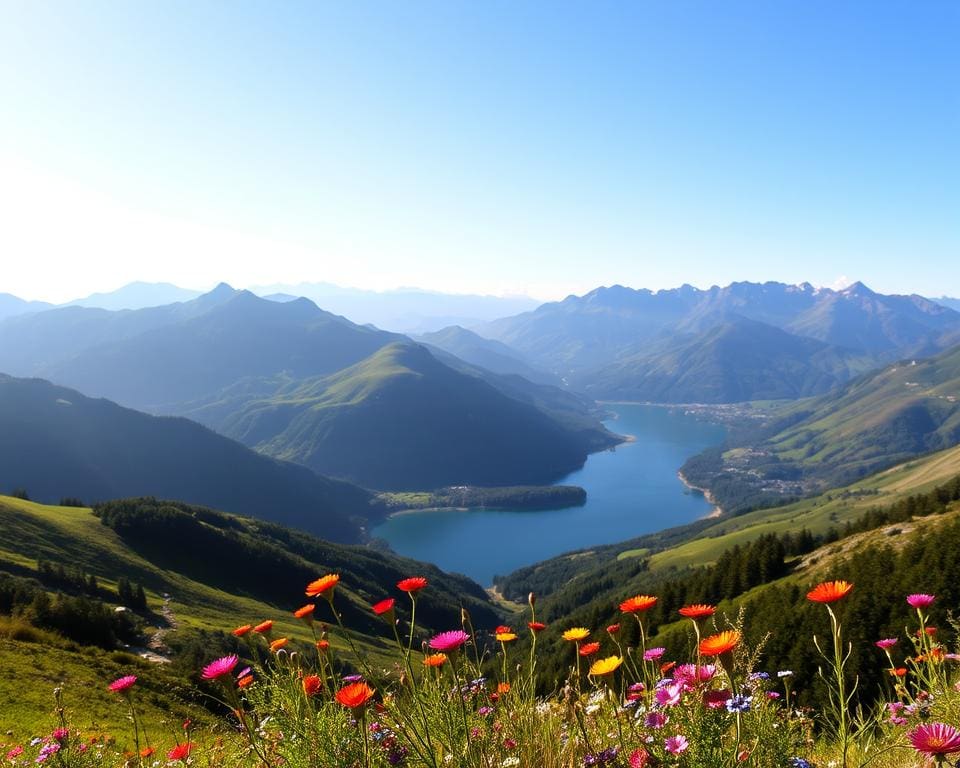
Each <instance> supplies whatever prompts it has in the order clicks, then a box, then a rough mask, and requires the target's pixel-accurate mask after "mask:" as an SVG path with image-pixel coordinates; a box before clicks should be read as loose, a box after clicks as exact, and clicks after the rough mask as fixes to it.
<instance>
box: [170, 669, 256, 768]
mask: <svg viewBox="0 0 960 768" xmlns="http://www.w3.org/2000/svg"><path fill="white" fill-rule="evenodd" d="M239 661H240V659H238V658H237V656H236V654H231V655H230V656H223V657H221V658H219V659H217V660H216V661H211V662H210V663H209V664H207V666H205V667H204V668H203V674H202V675H201V676H202V677H203V679H204V680H218V679H219V678H221V677H223V676H224V675H229V674H230V673H231V672H233V668H234V667H235V666H237V662H239ZM171 759H173V758H171Z"/></svg>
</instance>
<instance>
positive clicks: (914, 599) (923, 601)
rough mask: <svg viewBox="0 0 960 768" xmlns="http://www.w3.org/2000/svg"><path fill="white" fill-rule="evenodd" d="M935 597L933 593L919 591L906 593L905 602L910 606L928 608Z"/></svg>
mask: <svg viewBox="0 0 960 768" xmlns="http://www.w3.org/2000/svg"><path fill="white" fill-rule="evenodd" d="M936 599H937V598H936V597H935V596H934V595H927V594H924V593H919V594H915V595H907V604H908V605H909V606H910V607H911V608H917V609H920V608H929V607H930V605H931V604H932V603H933V601H934V600H936Z"/></svg>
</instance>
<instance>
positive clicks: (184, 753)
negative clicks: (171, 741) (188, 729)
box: [167, 741, 195, 763]
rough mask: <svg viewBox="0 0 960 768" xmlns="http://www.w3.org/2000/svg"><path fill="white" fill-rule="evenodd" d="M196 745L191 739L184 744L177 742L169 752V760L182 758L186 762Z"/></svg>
mask: <svg viewBox="0 0 960 768" xmlns="http://www.w3.org/2000/svg"><path fill="white" fill-rule="evenodd" d="M194 746H195V745H194V744H191V743H190V742H189V741H185V742H183V744H177V746H175V747H174V748H173V749H171V750H170V751H169V752H167V760H182V761H183V762H184V763H185V762H187V758H188V757H189V756H190V752H192V751H193V748H194Z"/></svg>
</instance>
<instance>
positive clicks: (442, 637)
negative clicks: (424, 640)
mask: <svg viewBox="0 0 960 768" xmlns="http://www.w3.org/2000/svg"><path fill="white" fill-rule="evenodd" d="M469 639H470V635H468V634H467V633H466V632H464V631H463V630H460V629H454V630H451V631H450V632H441V633H440V634H439V635H434V636H433V637H432V638H431V639H430V647H431V648H432V649H433V650H435V651H440V652H441V653H450V652H451V651H458V650H460V646H461V645H463V644H464V643H465V642H467V640H469Z"/></svg>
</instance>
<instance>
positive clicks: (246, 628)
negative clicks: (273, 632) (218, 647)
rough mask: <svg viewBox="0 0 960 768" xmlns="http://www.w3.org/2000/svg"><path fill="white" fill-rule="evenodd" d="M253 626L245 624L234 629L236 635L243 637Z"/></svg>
mask: <svg viewBox="0 0 960 768" xmlns="http://www.w3.org/2000/svg"><path fill="white" fill-rule="evenodd" d="M251 629H253V627H252V626H251V625H249V624H244V625H243V626H242V627H237V628H236V629H235V630H233V636H234V637H243V636H244V635H245V634H247V632H249V631H250V630H251Z"/></svg>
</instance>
